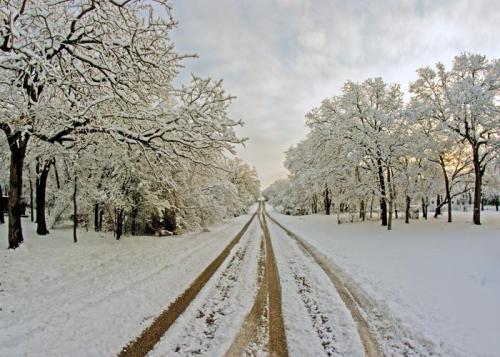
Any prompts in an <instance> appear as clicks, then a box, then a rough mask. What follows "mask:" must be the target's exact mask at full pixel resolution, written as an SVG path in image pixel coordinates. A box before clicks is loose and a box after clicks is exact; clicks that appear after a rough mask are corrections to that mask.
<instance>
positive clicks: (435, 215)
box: [434, 195, 441, 218]
mask: <svg viewBox="0 0 500 357" xmlns="http://www.w3.org/2000/svg"><path fill="white" fill-rule="evenodd" d="M440 214H441V195H437V197H436V211H435V212H434V218H437V217H438V216H439V215H440Z"/></svg>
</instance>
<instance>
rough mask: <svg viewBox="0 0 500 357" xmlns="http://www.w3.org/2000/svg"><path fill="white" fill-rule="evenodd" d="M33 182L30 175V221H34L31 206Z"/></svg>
mask: <svg viewBox="0 0 500 357" xmlns="http://www.w3.org/2000/svg"><path fill="white" fill-rule="evenodd" d="M33 205H34V204H33V183H32V182H31V177H30V219H31V222H34V221H35V213H34V211H35V210H34V209H35V207H33Z"/></svg>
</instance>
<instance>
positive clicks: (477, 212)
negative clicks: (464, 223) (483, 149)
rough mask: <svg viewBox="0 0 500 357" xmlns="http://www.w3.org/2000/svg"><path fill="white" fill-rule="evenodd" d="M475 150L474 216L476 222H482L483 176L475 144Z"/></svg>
mask: <svg viewBox="0 0 500 357" xmlns="http://www.w3.org/2000/svg"><path fill="white" fill-rule="evenodd" d="M472 151H473V164H474V176H475V181H474V214H473V216H472V218H473V221H474V224H478V225H479V224H481V209H480V208H481V184H482V176H483V173H482V172H481V164H480V162H479V148H478V147H477V146H474V147H473V148H472Z"/></svg>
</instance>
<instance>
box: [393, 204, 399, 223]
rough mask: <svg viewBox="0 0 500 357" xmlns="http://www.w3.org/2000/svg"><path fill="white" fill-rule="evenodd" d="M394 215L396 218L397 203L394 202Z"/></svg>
mask: <svg viewBox="0 0 500 357" xmlns="http://www.w3.org/2000/svg"><path fill="white" fill-rule="evenodd" d="M394 216H395V217H396V219H398V205H397V204H395V203H394Z"/></svg>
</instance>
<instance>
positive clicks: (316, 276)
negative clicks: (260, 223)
mask: <svg viewBox="0 0 500 357" xmlns="http://www.w3.org/2000/svg"><path fill="white" fill-rule="evenodd" d="M268 225H269V230H270V233H271V239H272V240H273V246H274V247H275V254H276V259H277V264H278V270H279V274H280V280H281V290H282V299H283V315H284V319H285V327H286V332H287V343H288V349H289V352H290V355H291V356H364V349H363V346H362V343H361V340H360V338H359V335H358V332H357V329H356V325H355V323H354V321H353V319H352V317H351V315H350V312H349V310H348V309H347V307H346V306H345V305H344V303H343V301H342V299H341V298H340V296H339V294H338V293H337V291H336V289H335V287H334V286H333V284H332V283H331V282H330V280H329V278H328V277H327V276H326V274H325V273H324V272H323V270H322V269H321V267H320V266H319V265H318V264H317V263H316V262H315V261H314V259H313V258H312V257H310V256H309V255H308V254H306V253H305V252H303V251H302V250H301V249H300V247H299V246H298V245H297V243H296V242H295V241H294V240H292V238H290V237H288V235H287V234H286V233H285V232H284V231H283V230H282V229H281V228H279V227H278V226H276V225H275V224H274V223H273V222H272V221H270V220H268ZM306 341H307V342H306Z"/></svg>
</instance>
